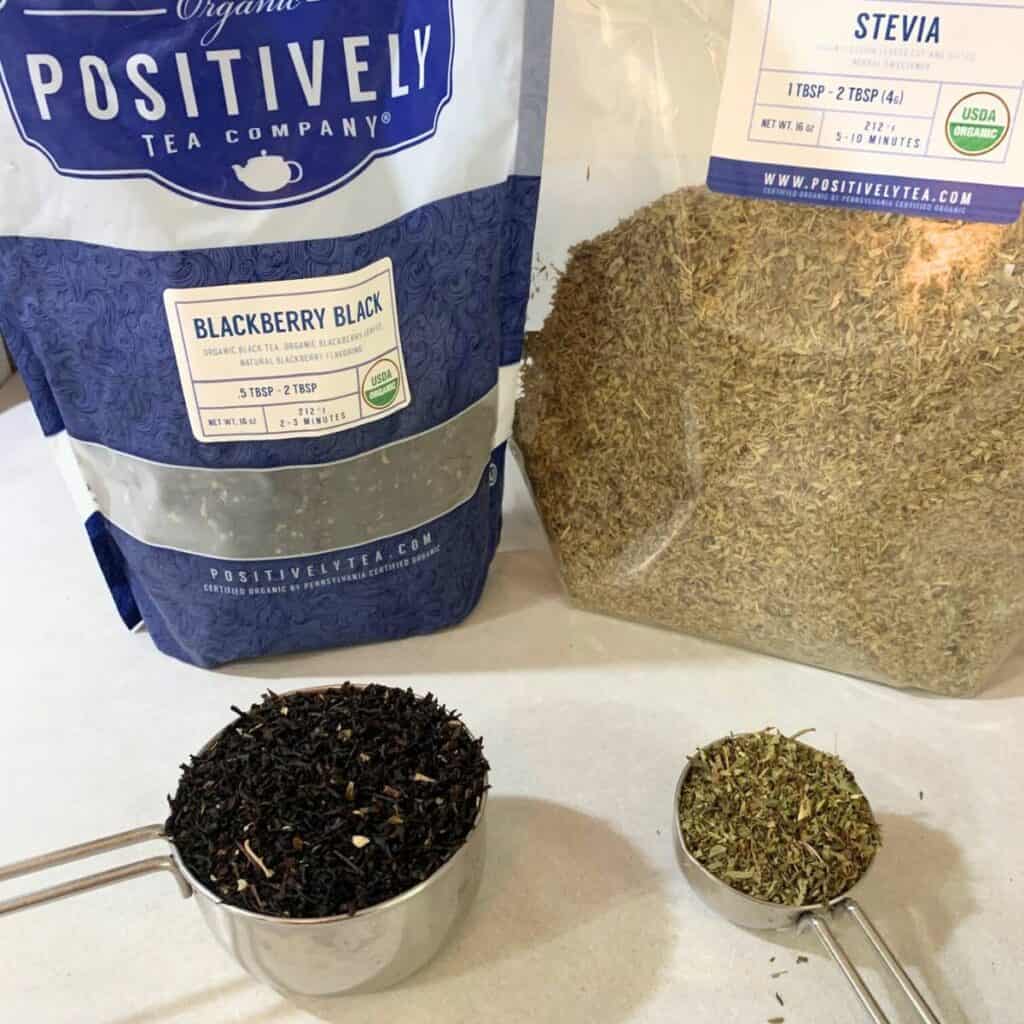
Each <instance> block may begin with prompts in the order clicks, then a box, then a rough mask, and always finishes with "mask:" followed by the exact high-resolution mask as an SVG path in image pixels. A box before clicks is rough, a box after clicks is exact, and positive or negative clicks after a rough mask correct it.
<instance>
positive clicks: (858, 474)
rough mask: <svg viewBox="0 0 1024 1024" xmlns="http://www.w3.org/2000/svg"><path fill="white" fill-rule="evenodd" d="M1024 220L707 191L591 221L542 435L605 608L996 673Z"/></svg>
mask: <svg viewBox="0 0 1024 1024" xmlns="http://www.w3.org/2000/svg"><path fill="white" fill-rule="evenodd" d="M1022 300H1024V224H1022V223H1021V222H1018V223H1017V224H1014V225H1012V226H1009V227H1002V226H997V225H985V224H954V223H947V222H939V221H929V220H923V219H915V218H904V217H899V216H895V215H882V214H870V213H863V212H857V211H844V210H837V209H822V208H817V207H806V206H795V205H789V204H783V203H774V202H750V201H745V200H741V199H735V198H732V197H728V196H721V195H713V194H711V193H709V192H707V191H706V190H704V189H684V190H682V191H679V192H676V193H673V194H671V195H668V196H665V197H664V198H662V199H660V200H659V201H657V202H655V203H654V204H653V205H651V206H649V207H647V208H645V209H643V210H641V211H640V212H638V213H637V214H635V215H634V216H633V217H631V218H630V219H628V220H626V221H624V222H623V223H622V224H620V225H619V226H618V227H617V228H615V229H614V230H612V231H610V232H608V233H606V234H603V235H601V236H599V237H597V238H595V239H593V240H592V241H588V242H585V243H583V244H581V245H578V246H577V247H576V248H575V249H574V250H573V252H572V254H571V257H570V260H569V262H568V265H567V267H566V269H565V272H564V274H563V275H562V277H561V278H560V281H559V284H558V287H557V290H556V295H555V300H554V306H553V309H552V312H551V314H550V316H549V318H548V320H547V323H546V324H545V326H544V329H543V331H541V332H540V333H538V334H536V335H533V336H531V337H530V338H529V339H528V345H527V353H528V364H527V369H526V372H525V376H524V386H525V398H524V400H523V401H521V402H520V405H519V410H518V420H517V426H516V438H517V441H518V444H519V447H520V450H521V451H522V453H523V456H524V462H525V466H526V469H527V472H528V475H529V477H530V480H531V482H532V485H533V488H534V492H535V494H536V497H537V501H538V504H539V507H540V510H541V514H542V516H543V519H544V522H545V525H546V528H547V530H548V533H549V536H550V537H551V538H552V541H553V542H554V543H555V545H556V547H557V551H558V554H559V558H560V562H561V568H562V573H563V577H564V580H565V583H566V586H567V588H568V590H569V592H570V594H571V595H572V596H573V598H574V599H575V600H576V601H577V602H578V603H580V604H581V605H583V606H585V607H589V608H592V609H595V610H598V611H602V612H607V613H611V614H615V615H620V616H623V617H626V618H630V619H636V620H640V621H645V622H652V623H657V624H661V625H665V626H670V627H673V628H676V629H680V630H683V631H685V632H689V633H694V634H697V635H700V636H704V637H709V638H712V639H716V640H720V641H723V642H726V643H730V644H735V645H739V646H746V647H750V648H753V649H756V650H761V651H765V652H768V653H772V654H777V655H781V656H783V657H787V658H790V659H793V660H797V661H803V662H808V663H811V664H816V665H821V666H824V667H827V668H831V669H834V670H837V671H840V672H845V673H848V674H850V675H855V676H861V677H865V678H869V679H873V680H878V681H881V682H886V683H890V684H893V685H897V686H904V687H921V688H926V689H930V690H934V691H937V692H941V693H946V694H955V695H967V694H971V693H974V692H976V691H977V689H978V688H979V687H980V686H981V684H982V683H983V682H984V681H985V679H986V677H987V676H989V675H990V674H991V672H992V671H993V670H994V668H995V667H996V666H997V665H998V663H999V662H1000V661H1001V660H1002V659H1003V658H1004V657H1005V656H1006V654H1007V653H1009V651H1010V649H1011V648H1012V646H1013V644H1014V642H1015V641H1016V639H1017V638H1018V636H1019V635H1020V633H1021V632H1022V630H1024V401H1022V400H1021V396H1022V395H1024V301H1022Z"/></svg>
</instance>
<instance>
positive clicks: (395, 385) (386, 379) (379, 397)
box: [363, 359, 402, 409]
mask: <svg viewBox="0 0 1024 1024" xmlns="http://www.w3.org/2000/svg"><path fill="white" fill-rule="evenodd" d="M401 387H402V374H401V371H400V370H399V369H398V364H397V363H395V362H394V360H392V359H378V360H377V362H375V363H374V364H373V366H371V367H370V369H369V371H368V372H367V374H366V376H365V377H364V378H363V401H364V402H366V404H367V405H368V406H370V407H371V408H372V409H387V408H390V407H391V406H392V405H394V404H395V402H396V400H397V399H398V393H399V392H400V391H401Z"/></svg>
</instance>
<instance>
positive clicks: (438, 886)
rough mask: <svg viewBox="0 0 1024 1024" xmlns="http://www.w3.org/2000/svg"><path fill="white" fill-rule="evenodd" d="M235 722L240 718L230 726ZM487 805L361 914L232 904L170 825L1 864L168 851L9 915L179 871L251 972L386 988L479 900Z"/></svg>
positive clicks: (31, 898)
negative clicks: (443, 856) (459, 837)
mask: <svg viewBox="0 0 1024 1024" xmlns="http://www.w3.org/2000/svg"><path fill="white" fill-rule="evenodd" d="M318 689H319V690H323V689H325V688H324V687H319V688H318ZM305 692H316V690H312V691H310V690H307V691H305ZM284 696H290V694H285V695H284ZM234 727H235V726H234V723H231V724H230V725H228V726H226V727H225V729H223V730H221V732H225V731H226V730H227V729H232V728H234ZM467 731H468V730H467ZM220 735H221V733H218V734H217V736H214V737H213V739H211V740H210V742H209V743H208V744H207V745H206V747H204V748H203V749H204V750H205V749H206V748H207V747H209V746H210V745H211V744H213V743H214V742H216V740H217V738H218V737H219V736H220ZM485 781H486V780H485ZM486 807H487V792H486V789H485V790H484V795H483V797H482V799H481V801H480V808H479V810H478V811H477V816H476V821H475V824H474V828H473V831H472V832H471V833H470V835H469V838H468V839H467V841H466V843H465V845H464V846H463V847H462V848H461V849H459V850H458V851H457V852H456V853H455V854H454V855H453V856H452V857H451V859H450V860H448V861H447V862H446V863H445V864H443V865H442V866H441V867H440V868H439V869H438V870H437V871H435V872H434V874H432V875H431V876H430V877H429V878H427V879H426V880H425V881H423V882H421V883H420V884H419V885H417V886H416V887H415V888H413V889H409V890H408V891H407V892H404V893H401V894H400V895H398V896H396V897H395V898H394V899H391V900H388V901H387V902H385V903H379V904H377V905H376V906H373V907H369V908H367V909H366V910H362V911H360V912H359V913H357V914H354V915H352V916H348V915H345V916H338V917H325V918H310V919H295V918H281V917H269V916H266V915H263V914H254V913H251V912H249V911H247V910H242V909H241V908H239V907H234V906H231V905H230V904H228V903H224V902H223V901H222V900H221V899H220V898H219V897H218V896H216V895H215V894H214V893H213V892H211V891H210V890H209V889H208V888H207V887H206V885H205V884H204V882H203V881H201V880H200V879H197V878H196V877H195V875H193V874H192V873H191V872H190V871H189V869H188V868H187V867H186V866H185V864H184V863H183V861H182V859H181V856H180V855H179V853H178V851H177V849H176V848H175V846H174V843H173V841H172V840H171V839H170V838H169V837H168V836H167V835H165V834H164V830H163V826H161V825H149V826H146V827H144V828H137V829H132V830H131V831H128V832H120V833H118V834H117V835H113V836H107V837H105V838H103V839H95V840H93V841H92V842H88V843H81V844H79V845H77V846H69V847H67V848H66V849H63V850H56V851H54V852H52V853H46V854H43V855H41V856H39V857H30V858H29V859H27V860H23V861H19V862H17V863H16V864H9V865H7V866H6V867H0V883H3V882H5V881H9V880H11V879H15V878H19V877H22V876H25V875H31V874H35V873H36V872H40V871H46V870H48V869H49V868H53V867H57V866H58V865H60V864H70V863H72V862H74V861H80V860H85V859H87V858H90V857H94V856H97V855H98V854H102V853H107V852H110V851H113V850H119V849H122V848H124V847H128V846H134V845H136V844H139V843H145V842H151V841H154V840H156V841H161V842H163V843H165V844H166V845H167V847H168V851H167V853H165V854H162V855H160V856H154V857H148V858H146V859H144V860H139V861H135V862H134V863H132V864H126V865H123V866H121V867H115V868H111V869H109V870H107V871H100V872H98V873H96V874H92V875H87V876H85V877H84V878H77V879H75V880H73V881H70V882H64V883H62V884H60V885H54V886H51V887H50V888H47V889H42V890H39V891H37V892H32V893H28V894H26V895H24V896H17V897H14V898H13V899H8V900H4V901H2V902H0V917H4V916H5V915H7V914H14V913H17V912H18V911H21V910H28V909H29V908H30V907H38V906H42V905H43V904H46V903H55V902H56V901H58V900H63V899H67V898H68V897H70V896H77V895H79V894H80V893H85V892H91V891H93V890H94V889H100V888H103V887H105V886H108V885H114V884H116V883H118V882H125V881H128V880H129V879H133V878H139V877H141V876H143V875H148V874H152V873H154V872H160V871H166V872H168V873H169V874H170V875H172V876H173V877H174V879H175V881H176V882H177V884H178V888H179V890H180V892H181V895H182V896H184V897H186V898H187V897H190V896H194V897H195V900H196V903H197V904H198V907H199V911H200V913H201V914H202V915H203V918H204V919H205V921H206V923H207V925H208V926H209V928H210V931H212V932H213V934H214V936H215V937H216V939H217V941H218V942H219V943H220V944H221V945H222V946H223V947H224V949H226V950H227V951H228V952H229V953H230V954H231V955H232V956H233V957H234V958H235V959H236V960H237V961H238V963H239V964H240V965H241V966H242V967H243V968H244V969H245V970H246V971H248V972H249V974H251V975H252V976H253V977H255V978H256V979H258V980H259V981H262V982H264V983H265V984H267V985H270V986H271V987H272V988H274V989H276V990H277V991H278V992H280V993H281V994H282V995H284V996H291V997H300V998H317V997H332V996H338V995H344V994H347V993H351V992H356V991H358V992H373V991H379V990H380V989H384V988H388V987H390V986H392V985H395V984H397V983H398V982H400V981H402V980H403V979H404V978H406V977H408V976H409V975H411V974H413V973H414V972H415V971H417V970H419V968H420V967H422V966H423V965H424V964H426V963H427V962H428V961H429V960H430V959H431V958H432V957H433V956H434V955H435V954H436V953H437V952H438V950H439V949H440V948H441V946H442V945H443V944H444V941H445V939H446V938H447V937H448V935H449V934H450V932H451V931H452V930H453V929H454V927H455V926H456V924H457V923H458V922H459V920H460V919H461V918H462V917H463V916H464V915H465V913H466V911H467V910H468V909H469V906H470V904H472V902H473V899H474V898H475V896H476V893H477V890H478V888H479V885H480V879H481V876H482V874H483V865H484V854H485V849H486V838H485V829H484V812H485V810H486Z"/></svg>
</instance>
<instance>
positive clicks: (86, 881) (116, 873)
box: [0, 825, 192, 917]
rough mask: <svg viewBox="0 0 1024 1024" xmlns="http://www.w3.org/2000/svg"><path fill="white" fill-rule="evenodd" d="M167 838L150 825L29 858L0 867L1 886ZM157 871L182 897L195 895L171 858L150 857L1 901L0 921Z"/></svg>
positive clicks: (157, 826) (162, 831)
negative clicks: (165, 874)
mask: <svg viewBox="0 0 1024 1024" xmlns="http://www.w3.org/2000/svg"><path fill="white" fill-rule="evenodd" d="M164 838H165V836H164V830H163V828H162V827H161V826H160V825H147V826H145V827H144V828H135V829H131V830H130V831H128V832H118V833H117V835H113V836H105V837H104V838H103V839H94V840H92V841H91V842H88V843H79V844H78V845H77V846H68V847H65V848H64V849H63V850H54V851H53V852H52V853H44V854H42V855H40V856H38V857H30V858H28V859H27V860H21V861H18V862H17V863H15V864H8V865H7V866H6V867H0V882H6V881H9V880H10V879H12V878H20V877H22V876H23V875H32V874H35V873H36V872H38V871H46V870H48V869H49V868H55V867H57V866H58V865H60V864H70V863H72V862H73V861H77V860H85V859H86V858H88V857H95V856H97V855H98V854H101V853H107V852H109V851H110V850H120V849H123V848H124V847H126V846H135V845H136V844H138V843H147V842H150V841H152V840H154V839H164ZM155 871H167V872H170V874H171V875H172V876H173V877H174V880H175V881H176V882H177V883H178V889H179V891H180V892H181V895H182V897H184V898H186V899H187V898H188V897H189V896H191V895H192V887H191V886H190V885H189V884H188V882H187V881H186V879H185V877H184V876H183V875H182V873H181V872H180V871H179V870H178V865H177V864H175V862H174V860H173V859H172V858H171V857H168V856H166V855H164V856H160V857H148V858H146V859H145V860H139V861H135V862H133V863H131V864H124V865H122V866H121V867H116V868H110V869H109V870H107V871H100V872H98V873H97V874H94V875H86V876H85V877H84V878H76V879H74V880H72V881H70V882H63V883H62V884H60V885H54V886H50V887H49V888H48V889H40V890H39V891H38V892H32V893H27V894H26V895H24V896H17V897H15V898H14V899H10V900H4V901H0V917H3V916H5V915H6V914H15V913H17V912H18V911H19V910H28V908H29V907H38V906H41V905H42V904H44V903H55V902H56V901H57V900H63V899H67V898H68V897H69V896H77V895H78V894H79V893H83V892H91V891H92V890H93V889H102V888H103V887H104V886H107V885H114V884H116V883H117V882H125V881H127V880H128V879H129V878H140V877H141V876H142V875H149V874H152V873H153V872H155Z"/></svg>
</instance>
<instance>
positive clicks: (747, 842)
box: [679, 729, 882, 962]
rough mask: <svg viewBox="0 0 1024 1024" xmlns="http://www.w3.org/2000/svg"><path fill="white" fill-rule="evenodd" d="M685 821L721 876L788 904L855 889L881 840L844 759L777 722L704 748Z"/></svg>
mask: <svg viewBox="0 0 1024 1024" xmlns="http://www.w3.org/2000/svg"><path fill="white" fill-rule="evenodd" d="M679 824H680V827H681V829H682V834H683V840H684V842H685V843H686V848H687V849H688V850H689V852H690V853H691V854H692V855H693V856H694V857H695V858H696V859H697V861H698V862H699V863H701V864H702V865H703V866H704V867H705V868H707V869H708V871H710V872H711V874H713V875H714V876H715V877H716V878H720V879H721V880H722V881H724V882H726V883H727V884H728V885H730V886H731V887H732V888H734V889H736V890H738V891H739V892H742V893H745V894H746V895H748V896H753V897H755V898H757V899H761V900H768V901H769V902H771V903H779V904H782V905H784V906H791V907H799V906H809V905H811V904H817V903H827V902H828V901H829V900H833V899H836V898H837V897H838V896H841V895H843V894H844V893H846V892H848V891H849V890H850V889H851V888H852V887H853V886H854V885H856V883H857V882H858V881H860V879H861V878H862V877H863V875H864V872H865V871H867V869H868V867H869V866H870V865H871V862H872V860H873V859H874V857H875V854H876V853H877V851H878V850H879V848H880V847H881V844H882V836H881V830H880V829H879V827H878V823H877V822H876V821H875V817H874V815H873V813H872V811H871V805H870V804H869V803H868V801H867V798H866V797H865V796H864V794H863V793H862V792H861V790H860V787H859V786H858V785H857V781H856V779H855V778H854V777H853V774H852V773H851V772H850V770H849V769H848V768H847V767H846V766H845V765H844V764H843V762H842V761H841V760H840V759H839V758H838V757H836V756H834V755H832V754H826V753H824V752H823V751H820V750H817V749H815V748H814V747H810V746H808V745H807V744H805V743H800V742H799V741H797V740H795V739H793V738H791V737H786V736H783V735H782V734H780V733H779V732H778V731H777V730H775V729H766V730H764V731H762V732H757V733H747V734H744V735H740V736H732V737H730V738H728V739H726V740H722V741H721V742H719V743H715V744H712V745H711V746H709V747H704V748H702V749H701V750H698V751H697V753H696V754H694V756H693V757H691V758H690V770H689V773H688V774H687V776H686V783H685V785H684V786H683V790H682V793H681V794H680V801H679ZM798 962H800V961H799V960H798Z"/></svg>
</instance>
